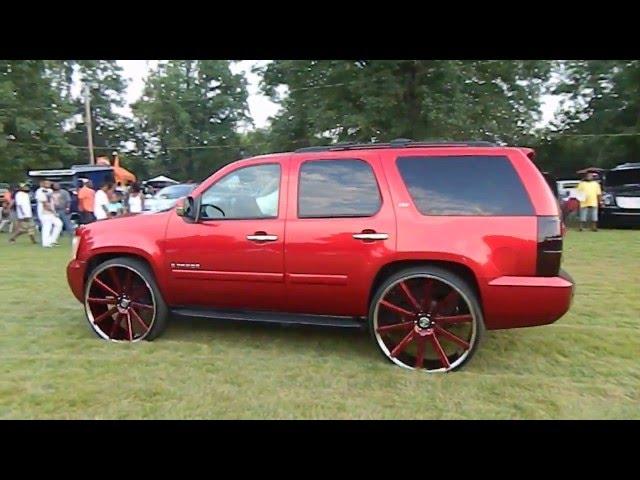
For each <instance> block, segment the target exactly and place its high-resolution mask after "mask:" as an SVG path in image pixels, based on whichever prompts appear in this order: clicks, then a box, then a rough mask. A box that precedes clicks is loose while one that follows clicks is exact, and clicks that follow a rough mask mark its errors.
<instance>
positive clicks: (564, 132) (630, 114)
mask: <svg viewBox="0 0 640 480" xmlns="http://www.w3.org/2000/svg"><path fill="white" fill-rule="evenodd" d="M558 75H559V80H558V82H557V85H556V86H555V88H554V89H553V93H555V94H557V95H562V96H563V102H562V104H561V107H560V111H559V112H558V113H559V114H558V115H557V119H556V121H555V122H554V124H553V125H552V126H551V128H550V129H549V131H548V132H545V136H544V140H543V141H542V142H541V144H540V147H539V149H540V152H541V154H542V156H543V157H544V159H545V162H546V164H547V165H548V166H549V167H550V168H554V169H556V170H559V171H561V172H562V173H563V174H565V175H567V176H569V175H575V172H576V170H579V169H581V168H584V167H587V166H599V167H601V168H610V167H612V166H614V165H616V164H618V163H623V162H630V161H638V160H639V159H640V128H639V127H640V113H639V112H640V61H638V60H630V61H620V60H616V61H612V60H589V61H580V60H574V61H568V62H560V63H559V74H558Z"/></svg>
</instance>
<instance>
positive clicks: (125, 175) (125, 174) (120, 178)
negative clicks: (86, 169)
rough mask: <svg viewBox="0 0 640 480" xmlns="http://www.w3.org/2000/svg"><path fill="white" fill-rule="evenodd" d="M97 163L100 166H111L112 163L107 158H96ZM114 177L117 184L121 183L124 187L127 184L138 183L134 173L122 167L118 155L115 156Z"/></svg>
mask: <svg viewBox="0 0 640 480" xmlns="http://www.w3.org/2000/svg"><path fill="white" fill-rule="evenodd" d="M96 163H97V164H98V165H111V162H109V159H108V158H107V157H98V158H96ZM113 177H114V179H115V181H116V183H119V184H120V185H124V184H126V183H127V182H128V183H134V182H135V181H136V176H135V175H134V174H133V173H131V172H130V171H129V170H127V169H126V168H122V167H121V166H120V157H119V156H118V155H116V156H115V159H114V161H113Z"/></svg>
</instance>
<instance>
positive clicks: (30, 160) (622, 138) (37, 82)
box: [0, 60, 640, 182]
mask: <svg viewBox="0 0 640 480" xmlns="http://www.w3.org/2000/svg"><path fill="white" fill-rule="evenodd" d="M231 66H232V61H226V60H171V61H168V62H162V63H160V64H159V66H158V68H157V69H156V70H154V71H153V72H152V73H151V74H150V75H149V77H148V78H146V79H145V86H144V91H143V94H142V97H141V98H140V99H139V100H138V101H137V102H136V103H135V104H134V105H131V109H132V112H133V116H132V117H131V116H126V115H123V114H122V112H121V110H119V109H122V108H123V107H124V106H125V104H126V100H125V91H126V88H127V80H126V79H125V78H124V77H123V72H122V68H121V67H120V66H119V65H118V63H117V62H116V61H113V60H95V61H88V60H6V61H2V60H0V181H5V182H6V181H10V182H13V181H18V180H21V179H23V178H24V175H25V172H26V171H27V170H29V169H35V168H62V167H68V166H70V165H73V164H81V163H87V161H88V158H89V153H88V150H87V147H86V125H85V123H84V102H83V99H82V98H80V97H78V96H77V95H74V94H73V92H72V90H73V85H74V79H76V80H79V81H80V82H82V84H86V85H88V86H89V88H90V93H91V120H92V122H91V123H92V129H93V139H94V145H95V149H96V150H95V152H96V155H108V154H110V153H111V151H113V150H118V151H119V152H120V154H121V158H122V159H123V165H124V166H125V167H126V168H128V169H130V170H132V171H134V172H135V173H136V174H137V175H138V176H140V177H143V178H144V177H147V176H148V175H154V174H158V173H163V174H168V175H170V176H172V177H175V178H177V179H181V180H189V179H190V180H200V179H202V178H205V177H206V176H208V175H209V174H211V172H213V171H214V170H215V169H217V168H219V167H220V166H222V165H224V164H227V163H229V162H231V161H234V160H236V159H238V158H242V157H247V156H250V155H255V154H261V153H268V152H275V151H288V150H293V149H296V148H300V147H305V146H313V145H323V144H328V143H332V142H344V141H354V142H371V141H388V140H392V139H394V138H411V139H416V140H432V139H446V140H469V139H473V140H488V141H493V142H498V143H504V144H510V145H522V146H529V147H532V148H535V149H536V150H537V152H538V162H539V164H540V166H541V168H543V169H545V170H548V171H552V172H553V173H555V174H556V175H567V176H569V175H572V174H575V171H576V170H577V169H579V168H583V167H585V166H600V167H604V168H606V167H611V166H613V165H616V164H617V163H621V162H627V161H634V160H635V161H637V160H639V159H640V156H639V154H640V152H639V151H638V150H639V149H640V139H639V135H640V133H639V132H640V129H639V128H638V127H639V122H640V104H639V103H640V92H639V91H638V90H639V89H640V62H639V61H638V60H629V61H623V60H617V61H603V60H590V61H579V60H571V61H537V60H536V61H532V60H515V61H513V60H400V61H393V60H354V61H346V60H308V61H307V60H276V61H273V62H270V63H268V64H266V65H265V66H263V67H260V68H256V73H258V74H259V75H260V78H261V83H260V88H261V91H262V93H263V94H265V95H267V96H269V97H270V98H271V100H272V101H274V102H275V103H277V104H278V105H279V106H280V110H279V111H278V113H277V114H276V115H275V116H274V117H273V118H272V119H271V121H270V124H269V126H268V127H267V128H261V129H249V130H248V131H246V129H244V130H245V131H243V129H242V128H240V127H243V126H246V125H250V124H251V122H252V119H251V117H250V114H249V109H248V104H247V98H248V92H247V83H246V79H245V77H244V76H243V75H242V74H238V73H233V69H232V68H231ZM545 95H556V96H557V98H559V99H560V103H559V108H558V111H557V113H556V115H555V118H554V120H553V121H552V122H551V123H549V124H545V125H543V124H541V105H542V102H543V100H544V98H545V97H544V96H545Z"/></svg>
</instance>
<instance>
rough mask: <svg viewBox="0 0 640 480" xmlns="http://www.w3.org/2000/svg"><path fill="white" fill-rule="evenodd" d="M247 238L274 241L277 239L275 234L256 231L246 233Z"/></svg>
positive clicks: (253, 240)
mask: <svg viewBox="0 0 640 480" xmlns="http://www.w3.org/2000/svg"><path fill="white" fill-rule="evenodd" d="M247 240H251V241H252V242H275V241H276V240H278V236H277V235H267V234H266V233H262V232H256V233H255V234H253V235H247Z"/></svg>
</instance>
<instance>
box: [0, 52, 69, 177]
mask: <svg viewBox="0 0 640 480" xmlns="http://www.w3.org/2000/svg"><path fill="white" fill-rule="evenodd" d="M69 85H70V79H69V78H68V77H67V76H66V75H65V66H64V64H63V62H58V61H43V60H8V61H7V60H5V61H0V178H2V180H3V181H10V182H15V181H19V180H22V179H24V177H25V173H26V171H27V170H29V169H35V168H56V167H61V166H63V165H64V164H65V163H66V162H68V161H69V160H70V159H72V158H73V157H74V156H75V154H76V150H75V149H73V148H72V147H71V146H70V145H69V144H68V142H67V141H66V139H65V137H64V131H63V125H64V122H65V121H66V120H67V119H68V118H69V117H70V115H71V114H72V112H73V107H72V105H71V103H70V99H69V97H68V96H66V95H65V91H66V92H68V91H69Z"/></svg>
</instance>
